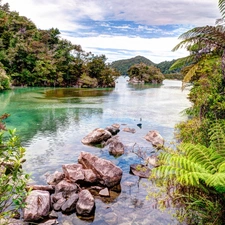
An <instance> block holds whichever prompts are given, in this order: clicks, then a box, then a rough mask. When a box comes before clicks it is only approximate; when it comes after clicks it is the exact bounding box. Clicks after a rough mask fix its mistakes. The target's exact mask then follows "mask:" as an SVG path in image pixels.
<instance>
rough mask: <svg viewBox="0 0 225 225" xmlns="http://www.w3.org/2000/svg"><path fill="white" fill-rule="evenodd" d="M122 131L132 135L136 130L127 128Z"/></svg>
mask: <svg viewBox="0 0 225 225" xmlns="http://www.w3.org/2000/svg"><path fill="white" fill-rule="evenodd" d="M123 131H125V132H129V133H133V134H134V133H135V132H136V130H135V129H134V128H129V127H125V128H123Z"/></svg>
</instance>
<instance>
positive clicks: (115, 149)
mask: <svg viewBox="0 0 225 225" xmlns="http://www.w3.org/2000/svg"><path fill="white" fill-rule="evenodd" d="M106 145H109V154H111V155H114V156H120V155H123V154H124V145H123V143H122V142H121V141H119V136H114V137H112V138H110V139H109V140H108V141H107V142H106Z"/></svg>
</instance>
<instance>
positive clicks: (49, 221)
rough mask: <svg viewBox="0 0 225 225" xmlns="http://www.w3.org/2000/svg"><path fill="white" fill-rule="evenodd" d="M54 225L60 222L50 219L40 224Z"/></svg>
mask: <svg viewBox="0 0 225 225" xmlns="http://www.w3.org/2000/svg"><path fill="white" fill-rule="evenodd" d="M54 224H58V221H57V220H56V219H50V220H47V221H45V222H43V223H39V225H54Z"/></svg>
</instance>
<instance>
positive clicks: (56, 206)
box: [53, 198, 66, 211]
mask: <svg viewBox="0 0 225 225" xmlns="http://www.w3.org/2000/svg"><path fill="white" fill-rule="evenodd" d="M65 202H66V199H65V198H60V199H59V200H58V201H57V202H55V203H54V204H53V209H54V210H55V211H59V210H60V209H61V208H62V206H63V204H64V203H65Z"/></svg>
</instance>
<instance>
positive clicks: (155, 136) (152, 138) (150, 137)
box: [144, 130, 164, 147]
mask: <svg viewBox="0 0 225 225" xmlns="http://www.w3.org/2000/svg"><path fill="white" fill-rule="evenodd" d="M144 138H145V139H146V140H147V141H149V142H151V143H152V145H153V146H155V147H162V146H163V145H164V139H163V137H162V136H161V135H160V134H159V132H158V131H156V130H152V131H149V132H148V133H147V134H146V135H145V137H144Z"/></svg>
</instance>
